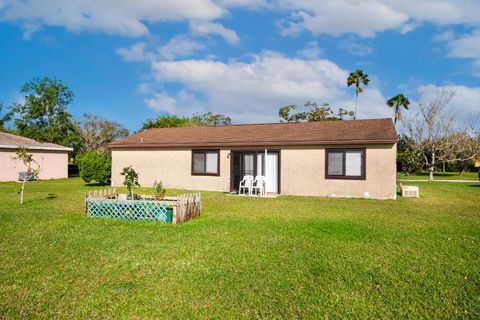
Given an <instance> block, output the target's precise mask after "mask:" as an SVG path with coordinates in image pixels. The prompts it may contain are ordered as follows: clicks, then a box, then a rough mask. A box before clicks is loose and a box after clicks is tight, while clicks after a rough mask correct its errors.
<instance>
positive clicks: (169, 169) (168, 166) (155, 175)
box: [112, 145, 396, 199]
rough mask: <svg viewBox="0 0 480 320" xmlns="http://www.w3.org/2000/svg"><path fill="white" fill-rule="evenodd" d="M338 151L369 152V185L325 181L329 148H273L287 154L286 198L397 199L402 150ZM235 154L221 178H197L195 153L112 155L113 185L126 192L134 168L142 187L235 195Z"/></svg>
mask: <svg viewBox="0 0 480 320" xmlns="http://www.w3.org/2000/svg"><path fill="white" fill-rule="evenodd" d="M338 147H345V148H346V147H355V148H361V147H365V148H366V180H333V179H325V147H324V146H312V147H282V148H279V147H272V148H269V149H276V150H278V149H281V155H280V158H281V164H280V170H281V176H280V188H281V193H282V194H287V195H311V196H322V197H361V198H364V197H365V198H378V199H394V198H395V197H396V167H395V159H396V145H376V146H374V145H372V146H358V145H356V146H338ZM237 149H238V148H237ZM249 150H250V149H249ZM262 150H263V149H262ZM229 154H230V149H223V150H220V176H192V175H191V165H192V164H191V157H192V154H191V150H190V149H183V150H180V149H144V150H141V149H115V150H112V185H113V186H121V185H122V182H123V177H122V176H121V175H120V172H121V170H122V169H123V168H124V167H126V166H130V165H132V166H133V168H134V169H135V170H136V171H137V172H138V173H139V182H140V184H141V185H142V186H152V185H153V183H154V181H155V180H162V181H163V183H164V185H165V187H166V188H175V189H191V190H211V191H224V192H229V191H230V158H229Z"/></svg>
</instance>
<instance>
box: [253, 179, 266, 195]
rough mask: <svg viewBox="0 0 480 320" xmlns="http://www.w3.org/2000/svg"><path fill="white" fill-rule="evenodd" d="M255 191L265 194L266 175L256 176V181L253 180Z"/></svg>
mask: <svg viewBox="0 0 480 320" xmlns="http://www.w3.org/2000/svg"><path fill="white" fill-rule="evenodd" d="M253 191H254V192H255V193H256V194H257V195H258V194H260V195H261V196H263V195H265V177H264V176H256V177H255V181H253Z"/></svg>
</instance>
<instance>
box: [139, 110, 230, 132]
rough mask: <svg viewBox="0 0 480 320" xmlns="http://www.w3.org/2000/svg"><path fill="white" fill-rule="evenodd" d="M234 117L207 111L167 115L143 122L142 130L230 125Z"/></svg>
mask: <svg viewBox="0 0 480 320" xmlns="http://www.w3.org/2000/svg"><path fill="white" fill-rule="evenodd" d="M231 123H232V119H231V118H230V117H228V116H226V115H223V114H219V113H217V114H215V113H212V112H207V113H203V114H198V113H196V114H194V115H192V116H191V117H179V116H176V115H165V116H160V117H157V118H156V119H148V120H147V121H145V122H144V123H143V126H142V130H146V129H152V128H176V127H189V126H225V125H230V124H231Z"/></svg>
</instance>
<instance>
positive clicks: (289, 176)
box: [281, 145, 397, 199]
mask: <svg viewBox="0 0 480 320" xmlns="http://www.w3.org/2000/svg"><path fill="white" fill-rule="evenodd" d="M338 147H342V146H338ZM343 147H345V148H348V147H349V146H343ZM350 147H351V146H350ZM362 147H365V148H366V179H365V180H341V179H338V180H337V179H325V148H323V147H322V148H318V147H311V148H284V149H282V155H281V157H282V163H281V193H282V194H289V195H312V196H322V197H357V198H377V199H395V197H396V164H395V159H396V150H397V147H396V145H372V146H358V145H356V146H354V148H362Z"/></svg>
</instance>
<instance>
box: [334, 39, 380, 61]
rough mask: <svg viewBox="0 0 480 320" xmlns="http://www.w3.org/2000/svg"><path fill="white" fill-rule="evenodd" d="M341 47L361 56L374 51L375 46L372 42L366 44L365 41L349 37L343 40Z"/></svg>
mask: <svg viewBox="0 0 480 320" xmlns="http://www.w3.org/2000/svg"><path fill="white" fill-rule="evenodd" d="M339 47H340V49H342V50H344V51H346V52H348V53H350V54H353V55H355V56H360V57H363V56H367V55H369V54H370V53H372V52H373V46H372V45H371V44H365V43H364V42H360V41H358V40H355V39H354V38H353V37H347V38H345V39H343V40H341V41H340V43H339Z"/></svg>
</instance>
